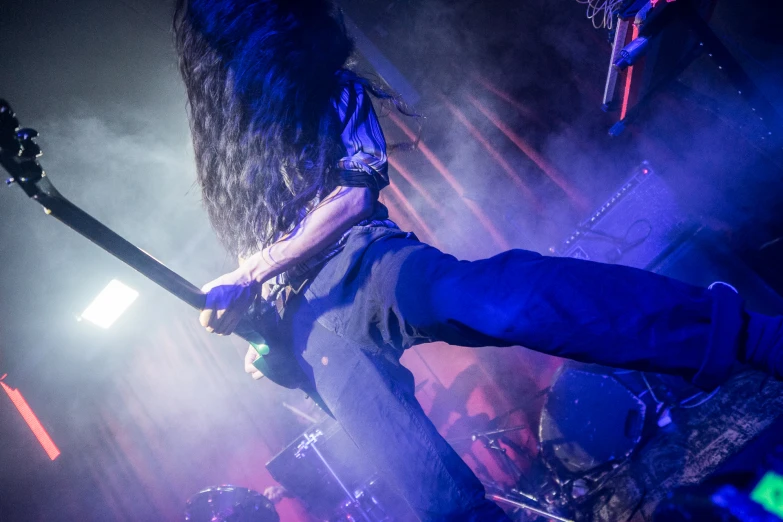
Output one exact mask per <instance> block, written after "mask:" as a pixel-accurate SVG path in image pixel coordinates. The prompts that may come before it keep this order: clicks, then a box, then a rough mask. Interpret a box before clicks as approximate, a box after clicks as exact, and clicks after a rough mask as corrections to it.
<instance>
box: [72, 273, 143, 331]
mask: <svg viewBox="0 0 783 522" xmlns="http://www.w3.org/2000/svg"><path fill="white" fill-rule="evenodd" d="M137 297H139V293H138V292H137V291H136V290H134V289H133V288H130V287H128V286H126V285H124V284H122V283H121V282H119V281H117V280H116V279H112V280H111V282H109V284H108V285H106V288H104V289H103V290H102V291H101V293H100V294H98V297H96V298H95V300H94V301H93V302H92V303H90V306H88V307H87V309H86V310H85V311H84V312H82V315H81V316H80V317H79V319H80V320H81V319H87V320H88V321H90V322H91V323H94V324H96V325H98V326H100V327H101V328H108V327H110V326H111V325H112V324H113V323H114V321H116V320H117V319H118V318H119V317H120V316H121V315H122V314H123V312H125V310H127V309H128V307H129V306H130V305H131V303H133V301H135V300H136V298H137Z"/></svg>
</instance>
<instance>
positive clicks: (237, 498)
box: [184, 485, 280, 522]
mask: <svg viewBox="0 0 783 522" xmlns="http://www.w3.org/2000/svg"><path fill="white" fill-rule="evenodd" d="M184 520H185V521H186V522H280V517H279V516H278V514H277V511H276V510H275V506H274V504H272V502H271V501H270V500H269V499H268V498H266V497H265V496H263V495H262V494H261V493H259V492H257V491H253V490H252V489H248V488H240V487H236V486H229V485H225V486H213V487H210V488H206V489H203V490H201V491H199V492H198V493H196V494H195V495H193V496H192V497H190V499H189V500H188V502H187V507H186V508H185V513H184Z"/></svg>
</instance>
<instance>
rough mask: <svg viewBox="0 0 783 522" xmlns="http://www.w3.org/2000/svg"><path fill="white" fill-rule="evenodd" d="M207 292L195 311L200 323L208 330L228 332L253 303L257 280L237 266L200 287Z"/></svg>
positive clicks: (258, 289) (225, 333) (224, 333)
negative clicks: (198, 309)
mask: <svg viewBox="0 0 783 522" xmlns="http://www.w3.org/2000/svg"><path fill="white" fill-rule="evenodd" d="M201 291H202V292H204V293H206V294H207V300H206V307H205V308H204V310H202V311H201V314H200V315H199V322H200V323H201V326H203V327H204V328H206V329H207V331H208V332H214V333H217V334H221V335H228V334H230V333H231V332H233V331H234V328H236V326H237V324H238V323H239V320H240V319H241V318H242V316H244V314H245V313H246V312H247V309H248V308H250V305H251V304H253V301H254V300H255V298H256V296H257V295H258V294H259V293H260V291H261V284H260V283H258V282H257V281H256V280H254V279H252V278H251V277H249V276H248V275H247V273H246V271H244V270H243V269H242V268H238V269H237V270H234V271H233V272H230V273H228V274H226V275H224V276H221V277H219V278H217V279H215V280H214V281H212V282H210V283H207V284H206V285H204V286H203V287H202V288H201Z"/></svg>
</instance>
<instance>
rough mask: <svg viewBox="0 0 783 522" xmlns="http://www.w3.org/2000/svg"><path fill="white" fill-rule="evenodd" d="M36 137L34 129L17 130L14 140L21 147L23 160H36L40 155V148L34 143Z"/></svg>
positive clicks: (36, 132) (36, 133)
mask: <svg viewBox="0 0 783 522" xmlns="http://www.w3.org/2000/svg"><path fill="white" fill-rule="evenodd" d="M37 137H38V131H37V130H35V129H27V128H25V129H19V130H17V131H16V139H18V140H19V143H20V145H21V146H22V153H21V155H22V157H25V158H37V157H38V156H40V155H41V154H42V152H41V147H39V146H38V144H37V143H35V141H34V140H35V139H36V138H37Z"/></svg>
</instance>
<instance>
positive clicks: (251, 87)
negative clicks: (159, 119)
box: [174, 0, 783, 521]
mask: <svg viewBox="0 0 783 522" xmlns="http://www.w3.org/2000/svg"><path fill="white" fill-rule="evenodd" d="M174 29H175V33H176V43H177V50H178V53H179V57H180V69H181V72H182V76H183V78H184V81H185V86H186V89H187V94H188V99H189V112H190V121H191V128H192V135H193V144H194V149H195V155H196V165H197V175H198V182H199V184H200V187H201V189H202V193H203V200H204V204H205V206H206V209H207V211H208V213H209V217H210V219H211V223H212V225H213V227H214V229H215V231H216V232H217V235H218V237H219V238H220V239H221V240H222V242H223V244H224V245H225V247H226V248H227V249H228V250H229V251H231V252H232V253H234V254H235V255H237V256H240V258H241V259H243V262H242V264H241V266H240V267H239V268H238V269H236V270H235V271H233V272H231V273H228V274H225V275H223V276H222V277H220V278H218V279H216V280H214V281H212V282H211V283H209V284H208V285H206V286H205V288H204V290H205V291H208V298H207V302H208V306H207V309H206V310H204V312H203V313H202V314H201V317H200V321H201V324H202V325H204V326H205V327H206V328H207V329H208V330H209V331H210V332H215V333H218V334H229V333H231V331H232V330H233V328H234V327H235V326H236V324H237V321H238V320H239V318H240V317H241V316H242V315H243V314H244V312H245V311H246V309H247V308H248V306H249V305H250V303H251V302H252V301H253V300H254V299H255V298H256V296H257V295H258V294H259V293H261V292H264V293H267V292H268V291H269V289H270V286H269V285H264V283H269V282H272V283H273V285H272V288H271V290H272V291H273V297H276V299H277V301H278V302H279V303H281V305H282V316H283V319H282V323H283V324H282V326H281V328H282V331H283V332H284V333H283V334H281V335H284V337H285V342H286V343H287V344H289V345H290V346H291V347H293V349H294V352H295V354H296V356H297V358H298V360H299V363H300V365H301V366H302V368H303V369H304V370H305V372H306V373H307V375H308V376H309V377H310V378H311V379H312V383H313V385H314V386H315V387H316V389H317V390H318V391H319V393H320V395H321V396H322V398H323V399H324V401H325V403H326V405H327V406H328V408H329V409H330V410H331V412H332V413H333V415H334V417H335V418H336V419H337V420H338V421H339V422H340V423H341V425H342V426H343V428H344V429H345V431H346V432H347V433H348V434H349V435H350V436H351V438H352V439H353V440H354V441H355V442H356V444H357V445H358V447H359V448H360V450H361V451H362V452H363V453H364V454H365V455H366V456H367V458H372V459H373V460H374V461H375V462H376V463H377V464H378V467H379V469H380V470H381V471H382V472H383V473H384V474H385V475H386V476H387V477H389V479H390V481H391V482H392V483H393V484H394V485H395V486H396V487H397V489H398V490H399V491H400V492H401V494H402V495H403V496H404V497H405V498H406V500H407V501H408V502H409V503H410V505H411V507H412V508H413V509H414V511H415V512H416V513H417V514H418V515H419V517H420V518H421V519H422V520H428V521H429V520H460V521H463V520H464V521H467V520H476V521H493V520H508V518H506V516H505V515H504V514H503V512H502V511H501V510H500V509H499V508H498V507H497V506H496V505H494V504H493V503H491V502H489V501H488V500H486V499H485V498H484V490H483V487H482V485H481V484H480V483H479V481H478V480H477V479H476V477H475V476H474V475H473V473H472V472H471V471H470V469H469V468H468V467H467V466H466V465H465V464H464V463H463V462H462V461H461V460H460V459H459V457H458V456H457V454H456V453H455V452H454V451H453V450H452V449H451V447H450V446H449V445H448V444H447V443H446V442H445V441H444V440H443V438H442V437H441V436H440V435H439V434H438V433H437V431H436V430H435V427H434V426H433V424H432V423H431V422H430V421H429V419H428V418H427V416H426V415H425V414H424V412H423V411H422V409H421V407H420V406H419V404H418V403H417V401H416V398H415V397H414V387H413V377H412V375H411V373H410V372H409V371H408V370H407V369H405V368H404V367H403V366H402V365H400V363H399V358H400V356H401V355H402V352H403V351H404V350H405V349H406V348H408V347H410V346H413V345H416V344H419V343H427V342H432V341H444V342H446V343H450V344H455V345H463V346H474V347H479V346H517V345H522V346H526V347H527V348H529V349H533V350H538V351H541V352H545V353H549V354H553V355H557V356H560V357H566V358H570V359H575V360H578V361H585V362H593V363H598V364H603V365H607V366H615V367H621V368H630V369H635V370H645V371H650V372H658V373H669V374H675V375H680V376H683V377H685V378H686V379H689V380H690V381H692V382H693V383H695V384H696V385H698V386H700V387H702V388H704V389H712V388H714V387H716V386H717V385H719V384H720V383H721V382H723V381H724V380H725V379H726V378H727V377H728V376H729V374H730V372H731V369H732V366H733V365H734V364H735V362H737V361H739V362H742V363H749V364H751V365H752V366H754V367H756V368H758V369H761V370H763V371H766V372H769V373H771V374H773V375H775V376H776V377H778V378H780V377H781V376H783V318H781V317H774V318H771V317H766V316H763V315H760V314H756V313H754V312H751V311H749V310H746V309H745V307H744V304H743V301H742V299H741V298H740V297H739V296H738V295H737V294H736V293H735V292H734V291H733V289H731V287H729V286H728V285H725V284H716V285H713V286H712V287H711V288H710V289H703V288H696V287H693V286H689V285H686V284H683V283H680V282H678V281H674V280H671V279H668V278H665V277H662V276H659V275H656V274H652V273H649V272H644V271H640V270H635V269H631V268H626V267H622V266H615V265H602V264H598V263H592V262H588V261H580V260H575V259H567V258H549V257H542V256H540V255H539V254H537V253H534V252H528V251H524V250H511V251H508V252H504V253H501V254H499V255H497V256H495V257H492V258H490V259H484V260H480V261H473V262H467V261H459V260H457V259H455V258H454V257H452V256H450V255H448V254H445V253H442V252H440V251H438V250H437V249H435V248H433V247H430V246H428V245H426V244H423V243H421V242H419V241H418V240H417V239H416V237H415V236H414V235H413V234H411V233H408V232H404V231H402V230H400V229H399V228H398V227H397V226H396V225H395V224H394V223H393V222H392V221H389V219H388V215H387V211H386V209H385V208H384V206H383V205H381V204H380V203H379V202H378V193H379V191H380V190H382V189H383V188H384V187H385V186H386V185H388V183H389V178H388V174H387V165H386V145H385V141H384V137H383V133H382V131H381V127H380V125H379V123H378V120H377V118H376V115H375V112H374V110H373V106H372V102H371V96H372V95H374V96H380V97H388V96H387V95H385V94H384V93H382V92H381V91H379V90H378V89H375V88H374V87H373V86H372V85H371V84H370V83H369V82H368V81H366V80H365V79H363V78H360V77H358V76H357V75H355V74H354V73H352V72H351V71H350V70H348V69H347V68H346V64H347V62H348V59H349V57H350V55H351V52H352V50H353V45H352V42H351V40H350V39H349V38H348V36H347V35H346V31H345V27H344V25H343V24H342V22H341V20H340V17H339V14H338V13H337V12H336V11H335V10H334V7H333V6H332V5H331V4H330V2H329V1H328V0H278V1H274V0H179V5H178V8H177V11H176V15H175V22H174ZM262 285H264V287H263V288H266V289H267V290H264V289H263V288H262ZM273 349H274V347H273ZM255 357H256V355H255V350H252V349H251V350H249V351H248V356H247V359H246V370H247V371H248V372H251V373H254V377H256V378H260V377H261V376H260V375H259V374H258V373H257V372H256V371H255V368H254V367H253V366H252V361H253V360H254V358H255Z"/></svg>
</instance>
